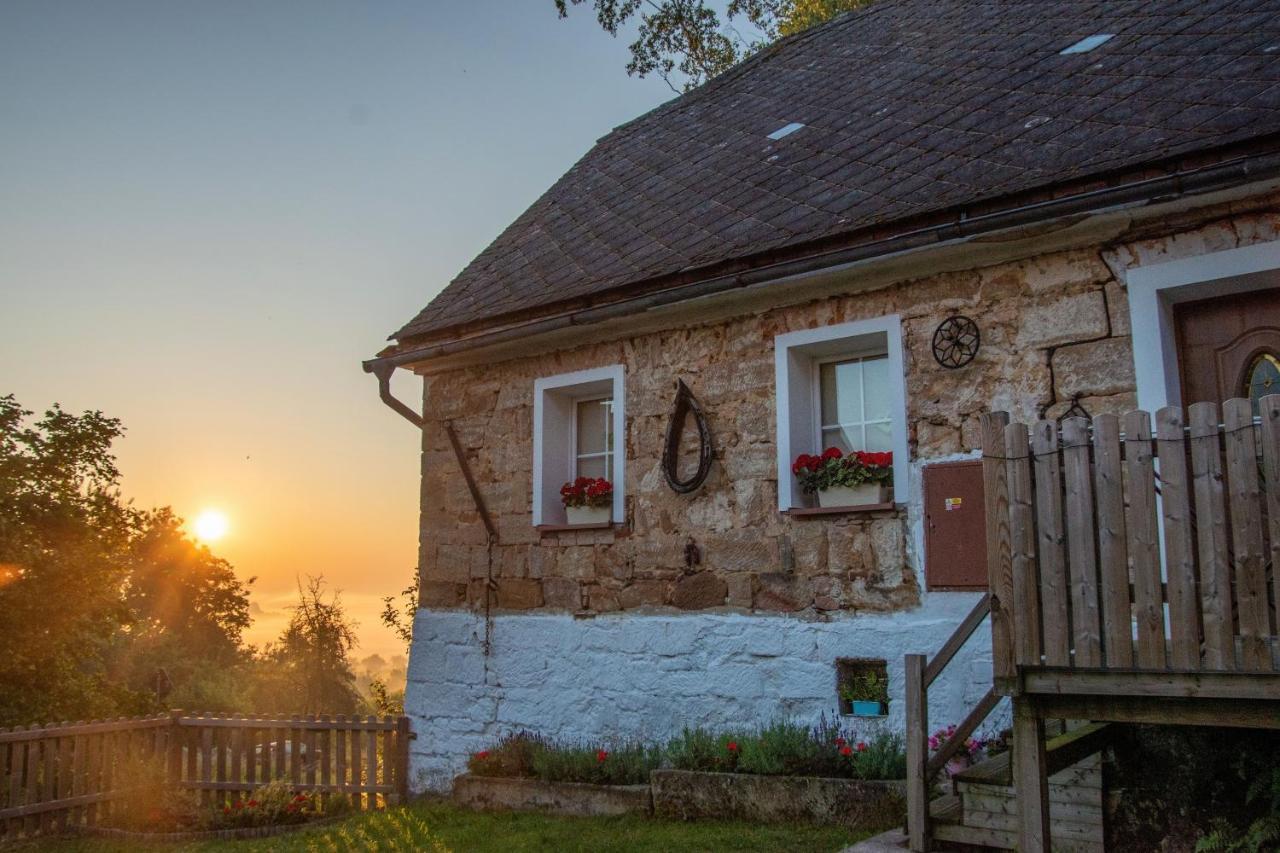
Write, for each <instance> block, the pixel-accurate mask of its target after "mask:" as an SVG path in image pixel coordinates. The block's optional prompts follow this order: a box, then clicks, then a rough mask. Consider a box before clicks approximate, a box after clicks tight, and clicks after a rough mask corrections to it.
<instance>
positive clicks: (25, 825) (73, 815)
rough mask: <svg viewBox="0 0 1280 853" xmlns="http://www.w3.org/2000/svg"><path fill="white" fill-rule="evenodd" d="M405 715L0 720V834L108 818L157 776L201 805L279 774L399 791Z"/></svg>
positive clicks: (377, 801) (392, 799)
mask: <svg viewBox="0 0 1280 853" xmlns="http://www.w3.org/2000/svg"><path fill="white" fill-rule="evenodd" d="M411 737H412V735H411V733H410V730H409V719H408V718H407V717H359V716H352V717H346V716H343V715H338V716H330V715H327V714H326V715H321V716H314V715H313V716H307V717H300V716H294V717H287V718H286V717H279V716H277V717H266V716H242V715H235V716H219V715H216V714H210V713H207V712H206V713H204V714H199V715H186V714H184V713H182V712H180V711H175V712H172V713H170V714H166V715H164V716H157V717H133V718H127V719H126V718H123V717H122V718H120V719H116V720H99V721H94V722H87V723H86V722H77V723H59V724H55V725H48V726H31V727H29V728H27V727H22V726H19V727H17V728H14V729H0V838H12V837H16V836H30V835H34V834H37V833H41V834H43V833H50V832H58V831H66V830H70V829H76V828H79V827H83V826H94V825H97V824H99V823H103V822H109V820H110V818H111V816H112V814H113V811H114V810H115V809H120V808H127V807H129V804H128V803H127V799H128V798H129V797H130V795H131V794H134V793H136V792H137V791H138V790H140V789H142V788H150V787H152V786H154V784H155V783H156V782H157V781H160V782H162V783H163V784H164V785H166V786H168V787H173V788H178V789H186V790H191V791H194V792H196V796H198V798H199V800H200V802H201V803H202V804H203V805H204V806H206V807H208V808H211V809H213V808H218V807H220V806H224V805H227V804H230V803H232V802H234V801H235V800H238V799H239V800H247V799H248V798H249V796H250V795H251V793H252V791H253V790H254V789H256V788H258V787H260V786H262V785H264V784H266V783H268V782H271V781H274V780H277V779H284V780H287V782H288V785H289V788H290V789H291V790H294V791H297V792H309V793H317V794H319V795H320V797H321V798H322V800H323V799H325V798H327V797H329V796H331V795H334V794H345V795H347V796H348V797H350V799H351V802H352V804H353V805H354V807H355V808H358V809H375V808H379V807H381V806H385V805H388V804H394V803H400V802H404V801H405V800H406V799H407V798H408V794H409V775H408V768H409V741H410V738H411Z"/></svg>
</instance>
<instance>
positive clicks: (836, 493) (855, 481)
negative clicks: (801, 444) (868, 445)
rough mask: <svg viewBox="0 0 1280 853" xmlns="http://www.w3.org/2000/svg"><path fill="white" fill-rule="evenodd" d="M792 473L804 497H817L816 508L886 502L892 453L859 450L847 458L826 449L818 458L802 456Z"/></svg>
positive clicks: (830, 449)
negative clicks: (815, 495)
mask: <svg viewBox="0 0 1280 853" xmlns="http://www.w3.org/2000/svg"><path fill="white" fill-rule="evenodd" d="M791 473H793V474H795V475H796V477H797V478H798V479H799V480H800V488H801V489H802V490H803V491H804V493H805V494H807V495H812V494H817V496H818V506H823V507H836V506H866V505H868V504H879V503H885V501H886V500H887V499H888V498H887V495H888V491H889V487H890V486H891V485H893V454H892V453H867V452H865V451H862V450H858V451H855V452H854V453H850V454H848V455H847V456H846V455H845V454H844V453H841V452H840V448H838V447H828V448H827V449H826V450H824V451H823V452H822V455H821V456H810V455H809V454H807V453H801V454H800V455H799V456H798V457H796V461H795V462H793V463H792V465H791Z"/></svg>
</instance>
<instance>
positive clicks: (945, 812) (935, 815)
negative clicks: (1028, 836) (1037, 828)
mask: <svg viewBox="0 0 1280 853" xmlns="http://www.w3.org/2000/svg"><path fill="white" fill-rule="evenodd" d="M1109 735H1110V729H1109V728H1108V727H1107V725H1106V724H1089V725H1085V726H1082V727H1080V728H1076V729H1072V730H1070V731H1068V732H1066V733H1065V734H1061V735H1059V736H1057V737H1055V738H1052V739H1050V740H1049V741H1048V742H1047V743H1046V744H1045V753H1046V761H1047V762H1048V767H1049V770H1050V775H1049V820H1050V824H1051V826H1052V830H1053V849H1054V850H1059V851H1069V853H1101V851H1102V850H1104V849H1105V847H1104V835H1103V816H1102V760H1101V756H1100V755H1099V750H1101V749H1102V748H1103V747H1104V746H1106V743H1107V739H1108V737H1109ZM950 787H951V791H950V792H948V793H946V794H944V795H943V796H941V797H938V798H937V799H935V800H933V801H932V802H931V803H930V804H929V816H930V818H931V820H932V823H933V837H934V840H935V841H936V842H938V843H939V844H938V846H939V847H942V846H944V845H963V846H967V847H977V848H986V849H996V850H1014V849H1017V846H1018V807H1017V799H1016V797H1015V792H1014V787H1013V775H1012V768H1011V766H1010V761H1009V753H1007V752H1006V753H1002V754H1001V755H997V756H995V757H994V758H991V759H988V760H987V761H983V762H981V763H979V764H976V765H974V766H973V767H970V768H968V769H966V770H963V771H961V772H960V773H957V774H956V775H954V776H952V777H951V781H950Z"/></svg>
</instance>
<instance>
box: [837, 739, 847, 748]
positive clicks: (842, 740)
mask: <svg viewBox="0 0 1280 853" xmlns="http://www.w3.org/2000/svg"><path fill="white" fill-rule="evenodd" d="M846 743H848V741H847V740H845V739H844V738H842V737H838V738H836V746H844V745H845V744H846Z"/></svg>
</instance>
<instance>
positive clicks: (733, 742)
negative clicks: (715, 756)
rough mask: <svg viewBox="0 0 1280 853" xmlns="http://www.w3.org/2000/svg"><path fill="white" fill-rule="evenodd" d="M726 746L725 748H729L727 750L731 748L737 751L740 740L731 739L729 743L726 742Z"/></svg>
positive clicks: (731, 750) (732, 750)
mask: <svg viewBox="0 0 1280 853" xmlns="http://www.w3.org/2000/svg"><path fill="white" fill-rule="evenodd" d="M724 748H725V749H727V750H729V751H730V752H737V751H738V742H737V741H736V740H731V741H729V742H728V743H726V744H725V745H724Z"/></svg>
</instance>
